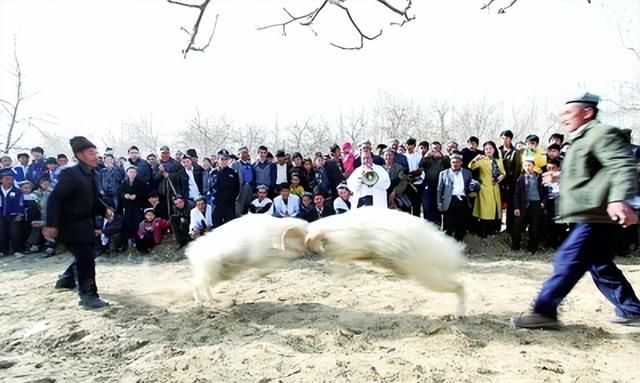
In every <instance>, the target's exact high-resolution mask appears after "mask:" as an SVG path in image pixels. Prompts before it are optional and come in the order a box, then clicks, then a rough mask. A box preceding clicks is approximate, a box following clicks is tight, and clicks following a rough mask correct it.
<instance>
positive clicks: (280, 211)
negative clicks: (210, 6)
mask: <svg viewBox="0 0 640 383" xmlns="http://www.w3.org/2000/svg"><path fill="white" fill-rule="evenodd" d="M278 189H279V190H280V195H279V196H277V197H276V198H274V199H273V216H274V217H297V216H298V213H300V197H298V196H297V195H295V194H291V193H290V192H289V184H287V183H283V184H280V185H279V186H278Z"/></svg>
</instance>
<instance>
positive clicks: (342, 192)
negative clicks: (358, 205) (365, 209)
mask: <svg viewBox="0 0 640 383" xmlns="http://www.w3.org/2000/svg"><path fill="white" fill-rule="evenodd" d="M337 190H338V198H336V199H335V200H334V201H333V210H335V213H336V214H342V213H346V212H348V211H349V210H351V201H349V198H351V191H350V190H349V187H348V186H347V184H346V182H341V183H340V185H338V187H337Z"/></svg>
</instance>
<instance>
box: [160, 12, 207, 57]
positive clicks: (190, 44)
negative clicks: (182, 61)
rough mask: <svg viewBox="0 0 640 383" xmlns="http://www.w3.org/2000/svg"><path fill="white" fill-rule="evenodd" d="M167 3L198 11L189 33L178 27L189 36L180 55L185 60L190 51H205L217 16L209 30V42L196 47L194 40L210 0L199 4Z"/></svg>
mask: <svg viewBox="0 0 640 383" xmlns="http://www.w3.org/2000/svg"><path fill="white" fill-rule="evenodd" d="M167 2H168V3H171V4H175V5H180V6H183V7H187V8H194V9H198V17H197V18H196V21H195V23H194V24H193V27H192V28H191V31H189V30H188V29H186V28H185V27H180V30H181V31H183V32H185V33H186V34H187V35H188V36H189V42H188V43H187V47H186V48H185V49H183V50H182V55H183V56H184V58H187V54H188V53H189V52H190V51H193V52H204V50H205V49H207V48H208V47H209V45H210V44H211V40H213V35H214V34H215V33H216V27H217V26H218V16H219V15H216V19H215V21H214V23H213V27H212V28H211V34H209V40H207V42H206V43H205V44H203V45H196V38H197V37H198V32H200V23H201V22H202V18H203V17H204V13H205V11H206V10H207V7H208V6H209V3H210V2H211V0H204V1H203V2H202V3H200V4H191V3H183V2H181V1H175V0H167Z"/></svg>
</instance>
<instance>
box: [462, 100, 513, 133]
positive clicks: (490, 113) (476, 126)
mask: <svg viewBox="0 0 640 383" xmlns="http://www.w3.org/2000/svg"><path fill="white" fill-rule="evenodd" d="M499 111H501V108H500V107H499V105H495V104H489V103H488V102H487V99H486V98H482V99H481V100H479V101H476V102H468V103H466V104H465V105H463V106H462V107H461V108H458V109H456V111H455V114H454V123H453V126H454V127H455V131H456V136H458V137H460V138H461V139H465V140H466V139H467V138H468V137H469V136H477V137H478V138H480V140H495V139H496V138H497V136H498V134H500V130H501V129H502V118H501V117H500V114H499V113H498V112H499Z"/></svg>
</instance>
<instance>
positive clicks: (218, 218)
mask: <svg viewBox="0 0 640 383" xmlns="http://www.w3.org/2000/svg"><path fill="white" fill-rule="evenodd" d="M235 217H236V206H235V203H233V204H226V205H217V206H216V208H215V209H214V211H213V227H214V228H216V227H219V226H222V225H224V224H225V223H227V222H229V221H231V220H232V219H234V218H235Z"/></svg>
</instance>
